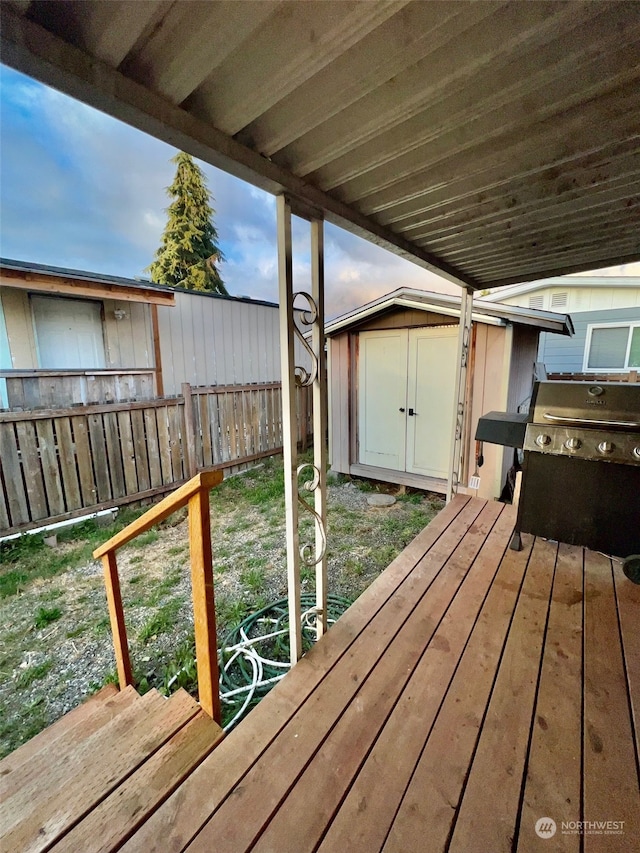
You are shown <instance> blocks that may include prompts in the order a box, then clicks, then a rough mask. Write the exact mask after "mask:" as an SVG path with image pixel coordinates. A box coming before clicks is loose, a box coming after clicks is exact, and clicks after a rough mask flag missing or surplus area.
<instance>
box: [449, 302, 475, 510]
mask: <svg viewBox="0 0 640 853" xmlns="http://www.w3.org/2000/svg"><path fill="white" fill-rule="evenodd" d="M472 315H473V290H471V289H468V288H465V289H464V290H463V291H462V300H461V303H460V327H459V331H458V372H457V374H456V391H455V398H454V400H455V412H454V418H453V434H452V437H451V463H450V466H449V482H448V485H447V502H448V501H450V500H451V498H452V497H453V496H454V495H455V494H456V492H457V491H458V485H459V477H460V460H461V456H462V441H463V435H464V421H465V414H466V413H465V397H466V387H467V367H468V361H469V343H470V340H471V323H472Z"/></svg>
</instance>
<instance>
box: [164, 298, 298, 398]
mask: <svg viewBox="0 0 640 853" xmlns="http://www.w3.org/2000/svg"><path fill="white" fill-rule="evenodd" d="M158 327H159V332H160V351H161V355H162V375H163V381H164V390H165V394H179V393H180V386H181V384H182V383H183V382H190V383H191V384H192V385H238V384H247V383H254V382H277V381H279V380H280V343H279V334H280V333H279V322H278V308H277V306H275V305H273V306H272V305H262V304H260V303H251V302H240V301H236V300H233V299H220V298H215V297H212V296H204V295H201V294H198V293H181V292H179V291H177V292H176V304H175V307H174V308H168V307H165V306H159V307H158ZM302 329H303V331H304V327H302ZM296 357H297V358H296V362H297V363H298V364H302V365H305V366H306V365H308V361H309V360H308V358H307V357H306V354H305V352H304V348H303V347H302V345H301V344H300V343H298V342H296Z"/></svg>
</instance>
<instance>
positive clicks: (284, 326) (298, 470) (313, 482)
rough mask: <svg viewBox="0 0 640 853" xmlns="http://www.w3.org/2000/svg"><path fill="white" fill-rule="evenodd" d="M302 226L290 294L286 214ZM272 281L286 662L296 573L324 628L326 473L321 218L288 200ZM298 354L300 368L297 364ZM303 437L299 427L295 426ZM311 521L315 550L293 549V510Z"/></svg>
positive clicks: (297, 632) (281, 213)
mask: <svg viewBox="0 0 640 853" xmlns="http://www.w3.org/2000/svg"><path fill="white" fill-rule="evenodd" d="M292 212H293V213H295V214H296V215H298V216H301V217H302V218H304V219H307V220H308V221H309V223H310V228H311V293H307V292H305V291H300V292H298V293H294V291H293V265H292V248H291V214H292ZM277 213H278V275H279V295H280V349H281V365H282V427H283V445H284V446H283V456H284V469H285V511H286V531H287V585H288V598H289V637H290V646H291V662H292V663H295V662H296V661H297V660H299V658H300V657H301V655H302V633H301V615H302V614H301V607H300V565H301V562H302V563H303V564H304V565H307V566H315V569H316V608H315V609H316V626H317V633H318V636H321V635H322V634H323V633H324V632H325V631H326V628H327V557H326V550H327V535H326V517H327V513H326V488H327V483H326V470H327V447H326V436H327V382H326V367H325V353H324V349H325V338H324V240H323V220H322V214H321V213H320V212H319V211H317V210H315V209H312V208H309V207H308V206H307V205H306V204H304V203H302V202H300V201H298V200H295V199H292V198H290V197H287V196H279V197H278V199H277ZM296 299H303V300H304V301H305V302H306V306H305V308H304V309H303V310H302V311H301V313H300V315H299V319H300V323H301V324H302V325H303V326H307V327H309V329H310V330H311V335H310V338H311V341H310V342H309V334H308V332H307V334H306V335H305V334H304V333H303V331H302V330H301V329H300V328H299V327H298V325H297V324H296V322H295V310H294V302H295V301H296ZM296 342H297V343H298V352H299V353H300V354H301V355H302V356H304V357H306V360H307V361H308V365H307V364H296V361H297V359H296ZM298 388H302V389H307V388H312V394H313V464H312V465H310V464H309V463H305V464H304V465H301V466H298V465H297V448H298V423H299V419H298V411H297V405H296V398H297V393H298V392H297V389H298ZM301 426H302V428H303V429H305V430H306V429H307V425H306V424H301ZM306 469H312V471H313V473H312V476H311V478H310V479H307V480H306V481H305V482H304V483H303V485H302V489H303V490H304V491H307V492H311V493H313V496H314V502H313V506H311V504H310V502H309V501H307V500H306V499H305V498H304V497H302V495H301V494H300V484H299V475H301V474H302V473H303V472H305V470H306ZM300 508H302V510H303V511H304V512H309V513H310V514H311V515H312V516H313V518H314V527H315V542H314V544H313V545H312V544H311V543H305V544H304V545H302V547H301V545H300V534H299V527H298V523H299V517H298V516H299V509H300Z"/></svg>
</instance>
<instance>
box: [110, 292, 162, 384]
mask: <svg viewBox="0 0 640 853" xmlns="http://www.w3.org/2000/svg"><path fill="white" fill-rule="evenodd" d="M118 310H119V311H124V315H125V316H124V318H123V319H122V320H116V318H115V315H114V311H118ZM104 339H105V349H106V352H107V362H108V364H107V366H108V367H114V368H120V367H123V368H124V367H137V368H140V367H153V366H154V364H153V332H152V329H151V312H150V308H149V306H148V305H145V304H144V303H141V302H119V301H117V300H115V299H105V300H104Z"/></svg>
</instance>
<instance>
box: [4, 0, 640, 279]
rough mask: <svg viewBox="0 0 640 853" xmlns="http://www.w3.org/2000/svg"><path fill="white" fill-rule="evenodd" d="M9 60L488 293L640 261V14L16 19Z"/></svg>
mask: <svg viewBox="0 0 640 853" xmlns="http://www.w3.org/2000/svg"><path fill="white" fill-rule="evenodd" d="M1 14H2V21H1V24H2V29H1V38H2V44H1V48H2V54H1V57H2V61H4V62H5V63H7V64H9V65H12V66H13V67H15V68H17V69H19V70H21V71H23V72H25V73H26V74H29V75H31V76H33V77H35V78H37V79H40V80H42V81H43V82H45V83H48V84H50V85H52V86H55V87H56V88H58V89H61V90H62V91H64V92H66V93H68V94H70V95H72V96H74V97H77V98H80V99H81V100H84V101H86V102H87V103H90V104H92V105H93V106H95V107H98V108H99V109H102V110H104V111H105V112H108V113H110V114H112V115H114V116H116V117H118V118H120V119H123V120H125V121H127V122H129V123H130V124H132V125H134V126H136V127H138V128H140V129H142V130H145V131H147V132H149V133H152V134H154V135H156V136H158V137H160V138H162V139H164V140H165V141H167V142H169V143H171V144H173V145H175V146H177V147H180V148H183V149H184V150H187V151H190V152H191V153H192V154H194V155H196V156H198V157H200V158H202V159H203V160H205V161H208V162H210V163H212V164H214V165H216V166H219V167H221V168H223V169H226V170H227V171H230V172H232V173H234V174H236V175H238V176H239V177H242V178H244V179H246V180H249V181H251V182H252V183H254V184H256V185H258V186H261V187H263V188H265V189H267V190H269V191H271V192H282V191H286V192H288V193H290V194H291V195H292V196H294V197H296V198H298V199H301V200H303V201H306V202H307V203H309V204H311V205H313V206H315V207H317V208H320V209H322V210H323V211H324V213H325V216H326V218H327V219H328V220H329V221H332V222H335V223H337V224H338V225H341V226H343V227H345V228H347V229H349V230H351V231H353V232H355V233H358V234H360V235H362V236H366V237H367V238H368V239H371V240H373V241H374V242H376V243H378V244H380V245H383V246H386V247H387V248H390V249H392V250H393V251H395V252H396V253H398V254H401V255H403V256H404V257H408V258H410V259H411V260H414V261H416V262H417V263H419V264H421V265H422V266H424V267H427V268H430V269H435V270H437V271H440V272H441V273H443V274H444V275H445V276H446V277H448V278H450V279H451V280H453V281H457V282H458V283H462V284H466V285H468V286H470V287H472V288H473V289H479V288H486V287H495V286H498V285H502V284H510V283H513V282H519V281H527V280H532V279H538V278H544V277H547V276H551V275H560V274H563V273H568V272H572V271H579V270H586V269H595V268H599V267H605V266H611V265H615V264H620V263H625V262H630V261H635V260H638V259H640V227H639V226H640V85H639V83H640V2H637V0H630V2H608V0H606V2H598V0H588V2H575V0H570V2H524V0H515V2H514V0H511V2H497V0H491V2H480V0H478V2H435V0H433V2H432V0H429V1H428V2H420V1H419V0H413V2H404V0H390V2H383V0H372V2H351V1H350V0H339V2H330V1H329V0H326V1H325V0H322V2H316V0H307V2H297V0H296V1H295V2H289V1H288V0H287V2H275V0H260V2H252V0H231V2H183V0H179V2H169V0H133V2H119V0H109V2H93V0H80V2H58V0H48V2H40V0H35V2H29V0H7V2H3V3H2V9H1Z"/></svg>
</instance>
